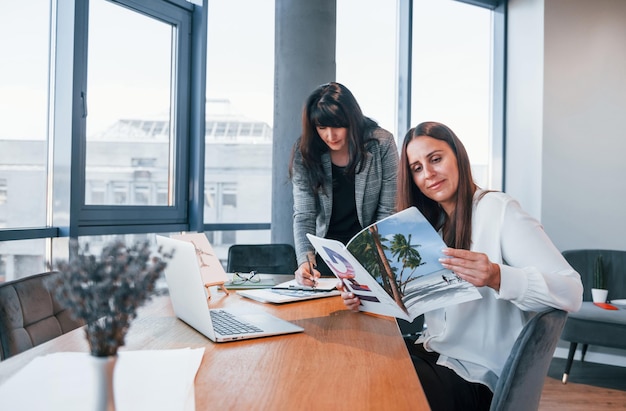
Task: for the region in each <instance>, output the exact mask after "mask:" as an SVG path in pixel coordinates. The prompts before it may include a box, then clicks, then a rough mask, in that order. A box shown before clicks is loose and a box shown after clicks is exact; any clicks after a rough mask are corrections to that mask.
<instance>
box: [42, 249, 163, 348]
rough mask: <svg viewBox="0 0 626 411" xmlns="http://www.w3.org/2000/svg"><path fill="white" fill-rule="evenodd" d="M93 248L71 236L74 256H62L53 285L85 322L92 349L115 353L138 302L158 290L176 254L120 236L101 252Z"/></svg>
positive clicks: (59, 295)
mask: <svg viewBox="0 0 626 411" xmlns="http://www.w3.org/2000/svg"><path fill="white" fill-rule="evenodd" d="M88 249H89V246H88V245H86V246H85V247H83V248H81V247H79V246H78V241H77V240H75V239H73V240H71V241H70V258H69V261H59V262H57V264H56V269H57V270H58V271H59V272H60V273H61V275H60V276H59V277H58V278H57V280H56V281H55V282H54V284H52V286H53V287H54V289H55V293H56V296H57V298H58V300H59V302H60V303H61V304H62V305H63V306H65V307H66V308H68V309H69V311H70V312H71V313H72V315H73V316H74V317H75V318H76V319H79V320H83V321H84V322H85V323H86V327H85V334H86V337H87V341H88V342H89V348H90V351H91V355H94V356H97V357H104V356H110V355H116V354H117V350H118V348H119V347H121V346H122V345H124V338H125V337H126V333H127V332H128V328H129V326H130V322H131V321H132V320H133V319H134V318H135V317H136V315H137V308H139V306H141V305H142V304H143V303H144V302H146V301H148V300H150V298H152V296H153V295H155V285H156V281H157V279H158V278H159V277H160V276H161V274H162V272H163V270H164V269H165V266H166V265H167V263H166V262H165V261H166V260H168V259H169V258H171V256H172V254H171V253H164V252H163V251H162V249H161V248H159V249H158V255H153V253H152V251H151V248H150V245H149V243H148V242H143V243H136V244H134V245H133V246H131V247H127V246H126V245H125V244H124V243H123V242H121V241H115V242H113V243H111V244H109V245H107V246H105V247H104V249H103V250H102V254H101V255H100V258H96V256H94V255H91V254H89V251H88Z"/></svg>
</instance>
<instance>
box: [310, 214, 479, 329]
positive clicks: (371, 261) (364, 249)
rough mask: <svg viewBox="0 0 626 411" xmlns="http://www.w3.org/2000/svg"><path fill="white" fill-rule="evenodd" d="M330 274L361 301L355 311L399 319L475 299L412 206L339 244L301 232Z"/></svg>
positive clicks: (442, 245)
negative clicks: (447, 263) (449, 266)
mask: <svg viewBox="0 0 626 411" xmlns="http://www.w3.org/2000/svg"><path fill="white" fill-rule="evenodd" d="M307 237H308V238H309V241H311V244H313V246H314V247H315V250H316V251H317V252H318V253H319V254H320V255H321V257H322V258H323V259H324V261H325V262H326V264H328V266H329V267H330V269H331V270H332V271H333V273H334V274H335V275H336V276H337V278H339V279H340V280H341V281H342V282H343V283H344V285H345V287H346V288H347V289H349V290H350V291H351V292H352V293H354V294H355V295H356V296H358V297H359V298H360V300H361V307H360V310H361V311H366V312H371V313H374V314H381V315H388V316H392V317H397V318H402V319H404V320H407V321H409V322H411V321H413V320H414V319H415V318H416V317H418V316H420V315H421V314H423V313H425V312H428V311H431V310H435V309H438V308H442V307H445V306H448V305H453V304H459V303H463V302H466V301H471V300H476V299H479V298H481V295H480V293H479V292H478V290H477V289H476V287H474V286H473V285H472V284H470V283H468V282H467V281H464V280H462V279H461V278H460V277H458V276H457V275H456V274H454V273H453V272H452V271H450V270H447V269H445V268H443V266H442V265H441V264H440V263H439V257H441V256H443V254H442V253H441V250H442V249H443V248H445V247H446V245H445V243H444V242H443V240H442V239H441V237H440V236H439V234H437V232H436V231H435V229H434V228H433V227H432V226H431V225H430V223H429V222H428V220H426V218H425V217H424V216H423V215H422V213H420V212H419V210H418V209H417V208H415V207H410V208H407V209H406V210H403V211H401V212H399V213H396V214H393V215H391V216H389V217H387V218H384V219H382V220H380V221H378V222H376V223H374V224H372V225H370V226H369V227H366V228H364V229H363V230H361V231H360V232H359V233H357V234H356V235H355V236H354V237H352V239H351V240H350V241H349V242H348V244H347V245H346V246H344V245H343V244H342V243H341V242H339V241H336V240H329V239H326V238H320V237H316V236H314V235H311V234H307Z"/></svg>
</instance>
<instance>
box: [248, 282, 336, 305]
mask: <svg viewBox="0 0 626 411" xmlns="http://www.w3.org/2000/svg"><path fill="white" fill-rule="evenodd" d="M336 285H337V278H335V277H333V278H320V279H319V283H318V285H317V287H316V288H311V287H305V286H302V285H299V284H298V283H297V281H296V280H291V281H287V282H285V283H282V284H278V285H276V286H274V287H271V288H264V289H258V290H239V291H237V294H239V295H242V296H244V297H247V298H250V299H252V300H256V301H260V302H262V303H274V304H282V303H292V302H296V301H305V300H313V299H317V298H325V297H333V296H335V295H341V292H339V290H337V289H336V288H335V286H336Z"/></svg>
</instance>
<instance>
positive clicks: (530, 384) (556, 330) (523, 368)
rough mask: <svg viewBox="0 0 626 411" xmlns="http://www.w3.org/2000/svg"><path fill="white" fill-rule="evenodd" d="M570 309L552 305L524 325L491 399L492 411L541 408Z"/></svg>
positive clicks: (523, 410)
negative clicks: (553, 360)
mask: <svg viewBox="0 0 626 411" xmlns="http://www.w3.org/2000/svg"><path fill="white" fill-rule="evenodd" d="M566 319H567V312H565V311H562V310H556V309H550V310H548V311H544V312H541V313H538V314H536V315H535V316H534V317H533V318H532V319H531V320H530V321H529V322H528V323H527V324H526V325H525V326H524V328H523V329H522V332H521V333H520V335H519V336H518V337H517V340H516V341H515V344H513V348H512V349H511V353H510V354H509V357H508V359H507V361H506V363H505V364H504V369H503V371H502V375H500V379H499V380H498V384H497V385H496V389H495V391H494V394H493V400H492V402H491V408H490V410H491V411H518V410H519V411H528V410H535V411H536V410H537V409H538V408H539V400H540V398H541V391H542V390H543V384H544V382H545V379H546V375H547V374H548V368H549V367H550V362H551V361H552V356H553V354H554V350H555V348H556V344H557V342H558V340H559V336H560V335H561V331H562V330H563V326H564V325H565V320H566Z"/></svg>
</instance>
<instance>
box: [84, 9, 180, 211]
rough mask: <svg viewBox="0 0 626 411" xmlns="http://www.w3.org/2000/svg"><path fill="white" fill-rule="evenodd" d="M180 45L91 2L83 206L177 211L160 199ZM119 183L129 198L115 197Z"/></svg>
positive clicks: (152, 26)
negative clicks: (166, 207)
mask: <svg viewBox="0 0 626 411" xmlns="http://www.w3.org/2000/svg"><path fill="white" fill-rule="evenodd" d="M175 38H176V30H175V28H174V27H172V25H170V24H168V23H164V22H161V21H158V20H156V19H154V18H152V17H148V16H146V15H143V14H140V13H137V12H134V11H132V10H129V9H126V8H125V7H120V6H118V5H116V4H113V3H110V2H108V1H106V0H91V1H90V3H89V44H88V50H89V53H88V54H89V59H88V60H89V61H88V64H87V66H88V73H87V90H88V99H87V104H88V106H87V107H88V116H87V161H86V171H87V173H86V182H85V184H86V192H87V194H88V195H87V196H86V198H85V203H86V204H109V205H172V200H173V199H172V198H171V196H157V195H156V193H157V188H158V187H159V185H163V184H165V185H166V186H167V185H168V183H169V181H170V176H171V175H172V173H171V172H170V170H171V162H170V160H171V159H172V158H171V156H170V147H172V146H173V144H171V143H173V142H174V137H175V136H174V131H175V127H173V124H172V123H173V122H172V120H173V116H172V113H173V107H172V105H171V102H172V94H173V93H172V90H171V84H172V78H173V76H172V62H174V59H173V55H174V53H175V51H176V43H175V41H173V40H175ZM139 153H141V156H142V157H141V158H137V157H136V156H137V155H138V154H139ZM119 181H121V182H123V183H125V184H127V185H128V186H129V188H130V189H131V193H132V195H124V196H118V195H117V193H116V190H115V187H116V185H117V184H119V183H118V182H119ZM172 183H175V181H172ZM90 189H91V190H92V191H91V194H95V195H89V194H90Z"/></svg>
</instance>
